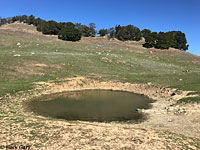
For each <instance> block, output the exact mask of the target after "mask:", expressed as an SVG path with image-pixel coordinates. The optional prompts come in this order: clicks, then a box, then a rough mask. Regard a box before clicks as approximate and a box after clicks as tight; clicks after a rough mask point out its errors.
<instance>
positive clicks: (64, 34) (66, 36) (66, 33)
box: [58, 27, 81, 41]
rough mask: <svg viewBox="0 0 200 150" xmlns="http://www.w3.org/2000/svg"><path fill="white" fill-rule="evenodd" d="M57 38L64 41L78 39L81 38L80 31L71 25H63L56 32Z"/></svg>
mask: <svg viewBox="0 0 200 150" xmlns="http://www.w3.org/2000/svg"><path fill="white" fill-rule="evenodd" d="M58 38H59V39H62V40H65V41H79V40H80V39H81V32H80V31H79V30H78V29H75V28H73V27H65V28H62V29H61V30H60V32H59V33H58Z"/></svg>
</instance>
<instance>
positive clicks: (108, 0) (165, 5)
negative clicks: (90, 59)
mask: <svg viewBox="0 0 200 150" xmlns="http://www.w3.org/2000/svg"><path fill="white" fill-rule="evenodd" d="M0 5H1V8H0V16H1V17H12V16H16V15H23V14H26V15H30V14H33V15H35V16H36V17H40V18H42V19H45V20H56V21H65V22H68V21H70V22H74V23H77V22H80V23H82V24H87V25H88V24H89V23H90V22H94V23H95V24H96V26H97V29H100V28H110V27H114V26H115V25H116V24H120V25H129V24H132V25H134V26H137V27H139V28H140V29H144V28H147V29H150V30H152V31H156V32H159V31H164V32H165V31H172V30H180V31H182V32H184V33H185V34H186V37H187V40H188V44H189V45H190V46H189V50H188V52H191V53H194V54H196V55H199V56H200V0H70V1H69V0H1V2H0Z"/></svg>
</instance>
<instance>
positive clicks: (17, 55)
mask: <svg viewBox="0 0 200 150" xmlns="http://www.w3.org/2000/svg"><path fill="white" fill-rule="evenodd" d="M13 56H14V57H20V56H21V55H20V54H15V55H13Z"/></svg>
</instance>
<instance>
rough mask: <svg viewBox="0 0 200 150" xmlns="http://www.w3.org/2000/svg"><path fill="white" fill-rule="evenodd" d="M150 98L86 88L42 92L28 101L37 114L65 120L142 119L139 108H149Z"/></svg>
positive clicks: (104, 120)
mask: <svg viewBox="0 0 200 150" xmlns="http://www.w3.org/2000/svg"><path fill="white" fill-rule="evenodd" d="M151 102H152V100H150V99H149V98H147V97H146V96H143V95H139V94H134V93H130V92H121V91H108V90H84V91H74V92H65V93H57V94H51V95H47V96H41V97H38V98H36V99H33V100H31V101H29V102H28V103H27V106H28V107H27V108H28V110H29V111H32V112H34V113H35V114H37V115H42V116H45V117H52V118H58V119H65V120H82V121H96V122H110V121H129V120H132V121H139V120H142V119H144V115H143V114H141V113H138V111H137V109H148V108H150V103H151Z"/></svg>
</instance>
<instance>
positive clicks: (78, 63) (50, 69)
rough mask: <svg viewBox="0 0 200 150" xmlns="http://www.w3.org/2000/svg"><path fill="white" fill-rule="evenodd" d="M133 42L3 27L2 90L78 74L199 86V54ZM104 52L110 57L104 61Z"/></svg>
mask: <svg viewBox="0 0 200 150" xmlns="http://www.w3.org/2000/svg"><path fill="white" fill-rule="evenodd" d="M23 27H25V26H22V28H23ZM18 42H20V43H21V47H20V48H19V46H17V45H16V44H17V43H18ZM38 44H39V45H38ZM140 45H141V44H140ZM131 46H134V44H132V45H128V44H127V45H126V44H125V43H123V42H121V43H120V42H118V43H117V44H116V43H115V41H108V40H105V39H98V40H97V39H95V38H93V39H90V40H88V41H87V40H85V41H81V42H65V41H58V40H57V38H53V37H49V36H44V35H37V34H29V33H24V32H13V31H8V32H6V31H1V30H0V70H1V71H0V96H2V95H4V94H6V93H15V92H17V91H24V90H27V89H32V88H34V84H33V82H38V81H49V80H53V81H55V82H56V79H63V78H67V77H74V76H85V77H87V78H91V79H96V80H100V81H120V82H131V83H148V82H152V83H153V84H157V85H162V86H165V87H173V88H178V89H180V90H190V91H198V90H199V89H200V63H198V62H200V57H197V56H193V55H190V54H186V53H182V52H181V51H167V50H166V51H163V50H162V51H159V50H157V51H155V52H153V53H152V54H150V53H149V50H148V49H144V48H142V46H139V47H138V48H134V47H131ZM99 52H100V53H99ZM15 54H19V55H20V57H15V56H14V55H15ZM102 57H107V58H108V59H109V60H111V62H104V61H102ZM119 61H124V62H125V63H119ZM193 62H197V63H193ZM36 64H45V65H46V67H38V66H36ZM184 70H190V72H184Z"/></svg>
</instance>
